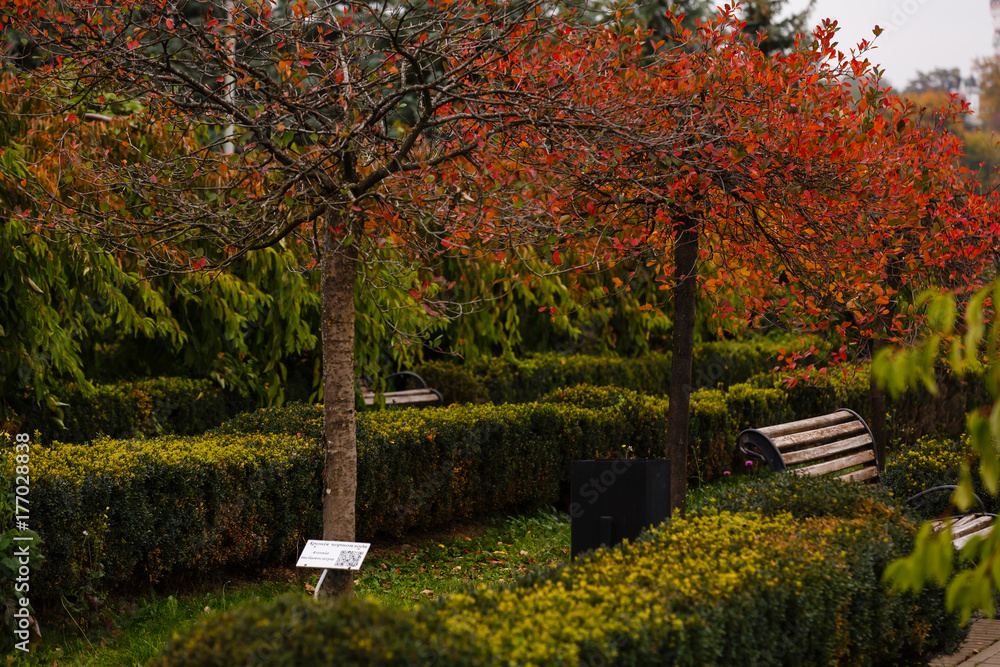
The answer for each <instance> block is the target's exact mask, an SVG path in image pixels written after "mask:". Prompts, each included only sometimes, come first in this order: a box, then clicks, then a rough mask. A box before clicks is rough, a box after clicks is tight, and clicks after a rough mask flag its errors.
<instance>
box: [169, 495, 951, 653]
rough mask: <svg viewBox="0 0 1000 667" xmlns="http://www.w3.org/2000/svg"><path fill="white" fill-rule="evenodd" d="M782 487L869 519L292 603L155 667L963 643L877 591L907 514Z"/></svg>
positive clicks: (645, 542)
mask: <svg viewBox="0 0 1000 667" xmlns="http://www.w3.org/2000/svg"><path fill="white" fill-rule="evenodd" d="M788 479H789V481H785V480H782V482H781V483H780V484H777V485H774V486H772V487H768V486H767V485H766V484H760V485H757V486H755V487H754V489H755V490H756V491H757V492H758V493H760V494H765V495H768V496H769V497H775V503H776V504H778V505H781V504H784V505H786V506H788V507H791V508H793V509H799V508H800V506H797V504H796V502H795V500H796V499H797V496H798V494H799V493H802V492H805V493H810V494H813V493H815V494H818V495H820V494H822V493H823V491H829V492H830V493H831V494H832V495H833V496H834V497H843V498H844V500H843V501H842V502H840V503H835V506H838V505H839V506H841V507H843V508H844V509H846V508H847V507H848V506H849V507H850V509H852V510H860V514H858V515H856V516H848V517H840V516H833V515H831V514H830V513H827V515H825V516H823V517H815V516H808V513H807V514H806V515H805V516H794V515H792V514H788V513H779V514H773V515H768V514H764V515H762V514H759V513H755V512H745V513H736V514H734V513H730V512H718V511H714V510H713V511H703V512H702V513H701V514H700V515H698V516H693V517H692V518H690V519H688V520H679V519H675V520H674V521H672V522H667V523H665V524H663V525H662V526H660V527H658V528H656V529H654V530H652V531H650V532H648V533H647V534H645V535H644V536H643V537H642V538H640V540H639V541H638V542H637V543H635V544H632V545H629V544H626V545H624V546H621V547H618V548H615V549H611V550H600V551H597V552H594V553H593V554H591V555H590V556H589V557H588V556H584V557H582V558H578V559H577V561H576V562H575V563H574V564H573V565H570V566H565V567H561V568H556V569H553V570H548V571H543V572H542V573H540V574H537V575H532V576H529V577H527V578H524V579H521V580H519V581H518V582H517V583H516V584H515V585H513V586H511V587H509V588H504V589H492V590H491V589H482V588H481V589H478V590H475V591H470V592H468V593H464V594H457V595H453V596H451V597H449V598H445V599H443V600H439V601H437V602H435V603H431V604H429V605H427V606H423V607H419V608H417V609H416V610H414V611H412V612H400V611H398V610H392V609H385V608H376V607H373V606H372V605H370V604H368V603H364V602H355V601H336V602H334V603H314V602H312V601H311V600H307V599H302V598H297V597H285V598H282V599H280V600H278V601H277V602H273V603H270V604H266V605H257V606H246V607H243V608H241V609H238V610H235V611H233V612H230V613H228V614H222V615H219V616H214V617H211V618H207V619H204V620H201V621H199V622H198V623H197V624H195V625H194V626H193V627H192V628H190V629H189V630H188V631H186V632H185V633H184V634H183V635H180V636H175V637H174V638H173V639H172V640H171V641H170V642H169V643H168V644H167V646H166V647H165V648H164V650H163V652H162V653H161V654H160V656H159V657H158V658H157V659H155V660H154V662H153V664H154V665H157V666H159V667H185V666H188V665H199V666H214V665H219V666H222V665H232V664H255V665H256V664H259V665H296V666H302V667H310V666H313V665H315V666H319V665H330V664H338V665H359V666H360V665H411V664H442V665H459V664H462V665H470V666H473V665H509V664H532V665H539V666H543V665H595V664H607V665H682V666H686V665H692V666H693V665H706V664H712V665H832V664H840V665H843V664H849V665H881V664H886V665H888V664H893V665H896V664H926V660H927V659H928V658H929V657H930V656H932V655H934V654H935V653H937V652H939V651H941V650H944V649H947V648H949V647H951V646H953V645H954V644H956V643H957V642H958V641H959V640H960V639H961V638H962V636H963V629H962V628H960V627H958V625H957V622H956V619H955V617H954V616H951V615H948V614H945V613H944V612H943V609H944V605H943V599H942V598H943V596H942V594H941V591H939V590H925V591H924V593H922V594H921V595H919V596H912V595H903V594H894V593H892V592H891V591H889V590H888V588H887V587H886V586H885V585H883V584H882V583H881V574H882V572H883V570H884V569H885V566H886V564H887V563H888V562H890V561H891V560H892V559H894V558H896V557H898V556H900V555H902V554H904V553H906V552H907V551H908V550H909V549H910V547H911V544H912V540H913V535H914V532H915V526H914V524H913V523H912V522H910V521H909V520H908V519H907V518H906V517H905V516H904V515H903V514H902V512H901V511H900V510H899V509H898V507H896V506H895V505H893V504H891V502H889V501H888V499H887V498H886V497H885V496H884V495H883V496H877V495H875V494H874V493H873V492H872V491H871V490H869V489H866V488H865V487H863V486H862V485H845V484H841V483H838V482H836V481H825V480H796V479H794V478H792V477H791V476H788ZM835 484H836V485H838V487H836V488H835V487H834V486H833V485H835ZM816 489H818V490H816ZM852 494H857V497H856V498H854V499H851V500H849V499H848V498H849V497H850V496H851V495H852ZM734 504H737V505H738V504H739V502H738V501H735V502H734ZM749 504H753V501H749Z"/></svg>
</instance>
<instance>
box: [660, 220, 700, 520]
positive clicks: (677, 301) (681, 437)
mask: <svg viewBox="0 0 1000 667" xmlns="http://www.w3.org/2000/svg"><path fill="white" fill-rule="evenodd" d="M697 262H698V226H697V223H696V222H695V221H694V220H692V219H691V218H688V217H683V218H680V219H679V220H677V221H676V222H675V223H674V331H673V362H672V364H671V369H670V406H669V410H668V412H667V458H668V459H670V509H671V511H673V510H677V509H679V510H680V511H681V514H682V515H683V513H684V509H685V508H684V499H685V495H686V493H687V455H688V421H689V416H690V406H691V367H692V365H693V359H694V317H695V314H694V310H695V298H696V296H697V287H698V278H697V275H696V274H695V268H696V266H697Z"/></svg>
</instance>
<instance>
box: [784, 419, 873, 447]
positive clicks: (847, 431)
mask: <svg viewBox="0 0 1000 667" xmlns="http://www.w3.org/2000/svg"><path fill="white" fill-rule="evenodd" d="M867 432H868V429H867V428H866V427H865V425H864V423H862V422H860V421H857V420H856V419H855V420H854V421H851V422H848V423H846V424H836V425H834V426H827V427H824V428H817V429H814V430H812V431H805V432H802V433H790V434H789V435H782V436H778V437H777V438H771V442H773V443H774V446H775V447H777V448H778V450H779V451H781V450H785V449H791V448H792V447H798V446H801V445H808V444H811V443H814V442H822V441H824V440H830V439H835V438H840V437H844V436H849V435H856V434H861V433H867Z"/></svg>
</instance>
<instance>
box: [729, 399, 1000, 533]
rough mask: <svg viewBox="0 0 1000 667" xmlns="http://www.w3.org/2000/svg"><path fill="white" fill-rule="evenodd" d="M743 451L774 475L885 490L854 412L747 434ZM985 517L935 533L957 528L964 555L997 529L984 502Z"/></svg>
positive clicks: (871, 444) (963, 519)
mask: <svg viewBox="0 0 1000 667" xmlns="http://www.w3.org/2000/svg"><path fill="white" fill-rule="evenodd" d="M739 446H740V450H741V451H742V452H743V453H744V454H746V455H747V456H751V457H753V458H757V459H760V460H763V461H764V462H765V463H767V465H768V467H769V468H770V469H771V470H772V471H773V472H790V473H792V474H796V475H806V476H810V477H833V478H836V479H841V480H844V481H845V482H865V483H872V484H879V485H882V486H884V485H883V484H882V475H881V472H880V470H881V466H880V465H879V464H880V462H879V461H878V457H877V455H876V452H875V439H874V437H872V432H871V429H869V428H868V424H866V423H865V420H864V419H862V418H861V415H859V414H858V413H856V412H854V411H853V410H847V409H840V410H837V411H836V412H832V413H830V414H828V415H823V416H821V417H813V418H811V419H802V420H799V421H794V422H789V423H787V424H777V425H775V426H766V427H764V428H757V429H747V430H745V431H743V432H742V433H740V437H739ZM955 488H956V487H955V486H950V485H949V486H936V487H934V488H931V489H927V490H925V491H921V492H920V493H918V494H917V495H915V496H913V497H912V498H909V499H908V500H907V501H906V502H907V504H909V505H911V506H917V505H918V503H917V501H918V500H920V501H921V502H923V501H922V499H923V498H924V497H925V496H927V495H929V494H931V493H936V492H940V491H954V490H955ZM976 500H977V501H978V503H979V508H980V511H979V512H977V513H974V514H966V515H963V516H954V517H949V518H946V519H938V520H936V521H934V522H933V524H934V530H940V529H941V528H943V527H944V525H945V524H946V523H950V524H951V535H952V544H953V545H954V546H955V548H956V549H961V548H962V546H964V545H965V543H966V542H968V541H969V540H970V539H971V538H972V537H973V535H983V536H985V535H986V534H987V533H989V531H990V528H991V527H992V525H993V518H994V516H995V515H994V514H989V513H987V512H986V509H985V506H984V505H983V501H982V500H980V499H979V498H978V497H977V498H976Z"/></svg>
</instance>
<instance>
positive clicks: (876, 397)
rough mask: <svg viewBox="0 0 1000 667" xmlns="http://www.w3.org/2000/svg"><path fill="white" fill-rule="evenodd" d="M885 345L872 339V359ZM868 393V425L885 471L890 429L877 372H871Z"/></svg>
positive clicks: (879, 462)
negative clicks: (876, 375)
mask: <svg viewBox="0 0 1000 667" xmlns="http://www.w3.org/2000/svg"><path fill="white" fill-rule="evenodd" d="M884 345H885V343H884V341H882V340H879V339H875V340H873V341H872V345H871V349H872V359H874V358H875V353H876V352H878V351H879V349H880V348H881V347H883V346H884ZM868 395H869V399H870V401H871V415H869V419H870V421H869V422H868V426H869V427H870V428H871V430H872V438H873V439H874V440H875V457H876V458H877V459H878V467H879V470H881V471H883V472H884V471H885V441H886V438H887V437H888V430H887V428H886V422H885V414H886V404H885V390H884V389H881V388H879V386H878V383H877V382H876V381H875V374H874V373H872V374H871V378H870V379H869V385H868Z"/></svg>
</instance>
